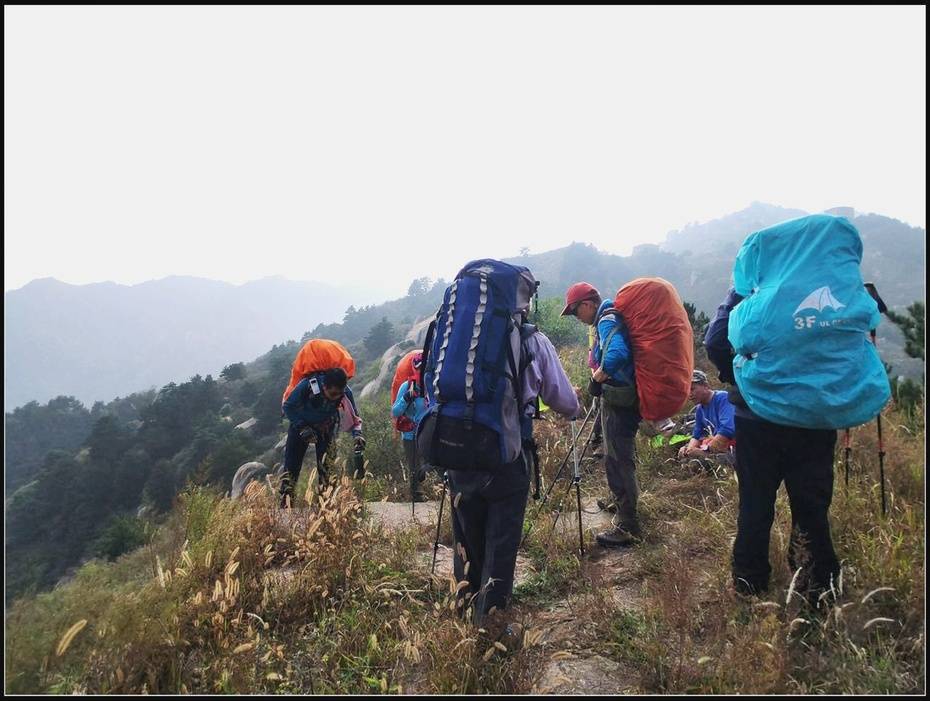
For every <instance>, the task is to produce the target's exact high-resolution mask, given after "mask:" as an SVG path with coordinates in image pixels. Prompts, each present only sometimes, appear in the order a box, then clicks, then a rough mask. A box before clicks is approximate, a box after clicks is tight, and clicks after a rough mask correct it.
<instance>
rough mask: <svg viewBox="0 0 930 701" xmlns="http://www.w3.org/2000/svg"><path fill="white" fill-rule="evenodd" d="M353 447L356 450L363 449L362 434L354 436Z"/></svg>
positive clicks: (363, 440) (363, 439)
mask: <svg viewBox="0 0 930 701" xmlns="http://www.w3.org/2000/svg"><path fill="white" fill-rule="evenodd" d="M355 449H356V450H365V438H364V436H356V437H355Z"/></svg>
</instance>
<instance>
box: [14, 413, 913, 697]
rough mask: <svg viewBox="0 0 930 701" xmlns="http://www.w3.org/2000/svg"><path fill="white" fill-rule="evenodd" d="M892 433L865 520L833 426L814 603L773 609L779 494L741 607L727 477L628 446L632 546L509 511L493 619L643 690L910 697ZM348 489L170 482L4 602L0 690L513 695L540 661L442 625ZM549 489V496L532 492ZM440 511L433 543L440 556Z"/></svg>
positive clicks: (908, 590)
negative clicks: (565, 646) (829, 539)
mask: <svg viewBox="0 0 930 701" xmlns="http://www.w3.org/2000/svg"><path fill="white" fill-rule="evenodd" d="M919 425H920V426H922V417H921V418H920V423H919ZM913 426H914V424H913V423H911V424H906V423H905V422H904V421H903V420H902V419H901V418H900V417H899V416H898V415H896V414H895V413H894V412H889V413H886V415H885V423H884V428H885V434H886V435H885V443H886V447H887V450H888V455H887V456H886V474H887V487H888V501H889V504H890V511H889V516H888V517H887V518H885V519H883V518H882V517H881V515H880V502H879V492H878V488H877V485H876V479H875V478H876V476H877V459H876V455H875V453H876V445H875V435H874V427H863V428H860V429H857V430H856V431H855V432H854V435H853V439H854V443H853V445H854V451H853V479H852V480H851V483H850V487H849V489H848V490H847V489H846V488H844V486H843V482H842V441H840V445H839V447H838V463H837V470H836V474H837V480H836V489H835V496H834V504H833V507H832V509H831V517H832V527H833V536H834V542H835V545H836V549H837V552H838V554H839V556H840V557H841V559H842V560H843V565H844V576H843V581H842V584H841V588H840V586H839V583H838V587H837V591H836V593H835V595H829V596H827V597H826V598H825V599H824V600H823V601H822V602H821V606H820V607H819V609H817V610H813V609H811V608H810V607H809V606H808V605H807V604H806V603H805V602H804V600H803V599H801V598H800V597H797V596H794V595H789V590H790V589H791V583H792V578H793V574H794V573H792V572H791V571H790V570H789V568H788V564H787V561H786V558H785V551H786V547H787V543H788V537H789V534H790V531H789V528H790V519H789V515H788V508H787V502H786V500H785V499H784V496H783V495H782V496H780V498H779V502H778V505H777V512H778V517H777V520H776V524H775V526H774V528H773V534H772V549H771V561H772V565H773V575H772V588H771V591H770V594H769V595H768V597H767V600H758V599H743V598H741V597H739V596H737V595H736V594H734V593H733V592H732V591H731V588H730V576H729V557H730V548H731V543H732V538H733V536H734V535H735V530H736V527H735V524H736V508H737V490H736V483H735V480H734V479H733V478H732V475H731V474H729V473H725V472H724V473H718V474H717V475H714V474H712V473H706V472H698V473H695V472H689V471H687V470H683V469H682V468H680V467H678V466H676V465H674V464H671V463H669V462H667V461H666V460H667V458H668V457H669V455H668V451H663V450H662V449H653V448H651V447H650V446H648V444H647V443H646V442H645V441H641V442H640V444H639V446H638V450H639V457H640V467H639V478H640V483H641V487H642V496H641V511H642V521H643V527H644V535H645V541H644V543H643V544H642V545H641V546H640V547H639V548H637V549H636V551H635V555H634V556H633V557H632V558H631V559H628V560H626V561H625V562H627V563H628V564H627V565H625V567H627V569H626V570H624V573H623V582H619V581H618V578H617V577H614V576H612V574H613V573H612V572H608V571H605V569H604V567H603V566H602V565H601V564H599V561H597V560H596V559H590V558H584V559H579V557H578V554H577V547H578V544H577V535H576V533H575V531H574V530H573V529H566V530H565V531H561V530H559V531H556V533H555V535H553V536H552V537H551V538H549V539H548V540H547V539H546V538H547V536H548V531H549V529H548V525H549V524H550V523H551V521H552V518H553V516H552V513H551V511H549V510H541V511H539V513H538V514H537V509H536V508H535V507H534V506H533V502H532V501H531V502H530V506H529V508H528V511H527V528H529V527H530V524H532V527H533V533H532V534H531V535H530V536H529V538H528V539H527V545H526V549H525V553H526V554H527V555H528V556H529V560H530V562H531V564H532V567H533V569H534V573H533V574H532V575H531V576H530V578H529V580H528V581H527V583H526V584H524V585H522V586H520V587H518V588H517V590H516V606H515V607H514V608H512V609H511V610H510V612H509V614H508V615H509V616H511V617H512V618H513V619H516V620H518V621H521V622H523V623H524V625H525V627H526V628H527V630H528V633H527V636H528V638H527V643H538V642H539V638H538V633H539V630H538V628H534V625H535V623H536V622H538V621H539V620H541V618H544V617H545V615H546V614H545V610H546V609H547V607H549V606H551V605H552V604H553V603H559V604H560V605H562V606H563V610H568V611H569V612H570V615H571V616H572V617H574V620H573V622H572V626H573V628H574V630H576V631H577V635H575V637H574V638H573V639H572V640H571V643H570V644H571V645H572V646H573V647H574V649H575V650H588V651H594V652H597V653H598V654H602V655H605V656H608V657H610V658H612V659H615V660H617V661H620V662H623V663H624V665H625V669H630V668H632V669H633V670H635V673H636V674H637V675H638V681H639V687H640V689H641V690H643V691H647V692H653V693H685V692H691V693H710V692H715V693H737V692H738V693H823V692H829V693H863V694H865V693H908V692H922V691H923V689H924V685H925V681H924V676H923V670H924V666H923V657H924V636H923V632H924V626H925V618H924V606H925V601H924V583H925V571H924V533H925V521H924V501H923V488H924V481H923V441H924V435H923V431H922V430H920V431H915V430H914V428H913ZM538 435H539V437H540V443H541V457H542V459H543V469H544V474H545V476H546V478H545V484H549V483H551V480H552V478H553V477H554V473H555V471H556V469H557V467H558V464H559V462H560V460H561V458H562V457H563V456H564V455H565V454H566V452H567V450H568V448H569V445H570V439H569V438H568V436H569V435H570V434H569V431H568V429H567V424H566V423H565V422H561V421H546V422H543V423H542V424H541V425H540V427H539V433H538ZM570 469H571V466H570V465H569V467H567V468H566V473H563V476H567V474H568V473H569V472H570ZM308 477H309V475H308ZM563 484H564V483H563ZM583 487H584V490H585V493H586V494H588V495H593V494H596V493H597V494H599V493H600V490H602V489H604V488H605V484H604V479H603V473H602V472H601V471H599V470H596V469H591V468H590V467H589V468H588V469H587V470H586V472H585V479H584V482H583ZM366 489H368V487H366V486H365V485H361V486H360V485H359V484H358V483H353V482H351V481H350V480H347V479H343V480H341V481H338V484H337V486H336V488H335V489H334V490H333V491H331V492H329V493H327V495H326V496H325V497H324V498H319V497H317V496H315V495H314V494H312V493H307V494H306V497H305V498H306V499H307V501H308V502H309V508H307V509H306V510H299V511H297V512H295V513H293V514H291V515H290V516H286V515H284V514H282V512H281V511H279V510H278V509H277V508H276V496H275V495H274V494H273V493H272V492H271V491H270V490H268V489H267V488H263V487H260V486H253V487H250V489H249V491H248V495H247V497H246V498H245V499H243V500H240V501H238V502H230V501H228V500H226V499H223V498H220V496H219V495H217V494H216V493H213V492H211V491H209V490H206V489H202V488H197V489H192V490H191V491H189V492H188V493H187V494H186V495H185V496H184V498H183V499H182V502H181V505H180V507H179V508H178V509H177V510H176V511H175V512H174V513H173V514H172V516H171V518H170V520H169V521H168V522H167V523H165V524H163V525H162V527H161V528H160V530H159V532H158V534H157V537H156V538H155V539H154V540H153V542H152V543H151V544H150V545H148V546H146V547H144V548H141V549H140V550H137V551H135V552H134V553H131V554H129V555H127V556H124V557H123V558H121V559H120V560H119V561H117V562H115V563H100V562H91V563H89V564H88V565H85V566H84V567H83V568H81V570H80V571H79V572H78V573H77V574H76V576H75V577H74V578H73V580H72V581H70V582H69V583H67V584H65V585H62V586H60V587H58V588H56V589H55V590H53V591H51V592H47V593H45V594H42V595H39V596H37V597H34V598H31V599H24V600H22V601H19V602H17V603H16V604H15V605H14V606H13V607H12V608H11V609H10V611H9V612H8V617H7V624H6V625H7V627H6V632H7V648H6V653H7V662H6V671H7V684H6V690H7V691H8V692H19V693H25V692H36V693H48V692H60V693H71V692H74V691H79V692H90V693H117V692H126V693H139V692H150V693H155V692H162V693H183V692H192V693H193V692H202V693H209V692H225V693H261V692H271V693H370V692H375V693H397V692H407V691H409V692H418V693H521V692H528V691H530V689H531V687H532V683H533V678H534V676H535V675H536V674H538V672H539V671H540V669H541V667H542V665H543V664H544V663H545V661H546V660H547V659H548V658H549V656H551V655H552V652H553V649H552V648H551V647H548V646H547V645H546V644H528V645H527V647H526V648H524V649H522V650H520V651H503V650H500V649H499V648H498V647H496V646H495V645H494V642H493V641H494V635H495V631H494V630H491V629H490V627H489V629H488V630H487V631H481V630H477V629H475V628H474V627H473V626H471V625H469V624H466V623H463V622H462V620H461V617H460V616H459V615H458V614H457V611H456V608H457V607H456V597H455V590H456V589H457V586H458V585H457V583H456V582H454V581H451V580H448V579H435V580H432V581H431V579H430V577H429V574H428V568H429V564H428V563H429V554H430V553H431V550H432V540H433V536H434V534H435V530H434V527H427V526H420V527H412V528H410V529H407V530H402V531H393V532H387V531H384V530H382V529H381V528H380V527H378V526H376V525H372V524H371V523H369V522H367V521H366V520H365V519H364V507H363V504H362V501H361V498H360V495H359V491H360V490H366ZM562 491H564V486H559V485H557V486H556V488H555V489H554V490H553V498H555V495H556V494H558V493H559V492H562ZM365 498H370V495H366V496H365ZM550 506H551V505H550ZM446 507H447V508H446V509H445V514H444V519H443V520H444V524H443V527H442V541H443V542H444V543H446V544H451V543H450V542H449V533H450V524H449V521H448V519H449V509H448V504H446ZM563 508H564V509H565V511H564V512H563V514H562V516H561V518H563V519H565V518H568V519H573V518H574V517H575V514H574V513H573V509H574V508H575V505H574V495H572V496H571V498H568V499H566V501H565V504H564V507H563ZM589 545H590V543H589ZM423 562H426V563H427V564H425V565H423ZM412 563H417V564H416V565H413V564H412ZM632 584H635V585H636V587H637V590H638V589H640V588H641V589H642V591H643V596H644V599H643V601H642V604H641V607H639V608H630V607H629V606H628V605H627V606H622V605H621V603H618V601H617V598H616V597H615V596H612V594H613V593H615V592H616V591H617V590H618V589H620V588H622V587H623V586H627V587H629V586H632ZM83 621H86V623H83V624H82V622H83Z"/></svg>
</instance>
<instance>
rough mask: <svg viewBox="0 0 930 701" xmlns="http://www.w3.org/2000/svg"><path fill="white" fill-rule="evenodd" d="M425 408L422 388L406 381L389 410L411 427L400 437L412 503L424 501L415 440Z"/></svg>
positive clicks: (423, 477) (422, 477)
mask: <svg viewBox="0 0 930 701" xmlns="http://www.w3.org/2000/svg"><path fill="white" fill-rule="evenodd" d="M420 362H422V360H421V361H420ZM414 369H415V370H419V364H418V362H417V361H416V360H415V361H414ZM427 406H428V405H427V402H426V398H425V397H424V396H423V391H422V388H421V387H420V386H419V385H418V384H417V383H416V382H415V381H412V380H407V381H406V382H404V383H403V384H402V385H401V386H400V388H399V389H398V390H397V397H396V398H395V401H394V406H393V407H392V409H391V414H392V415H393V416H394V417H395V418H401V417H404V418H406V419H407V420H408V421H406V422H404V423H405V424H406V425H407V426H410V427H411V428H409V430H406V431H401V437H402V438H403V443H404V456H405V458H406V461H407V469H408V471H409V473H410V498H411V500H412V501H426V497H425V495H424V494H423V488H422V486H421V483H422V482H423V480H424V479H425V478H426V470H425V469H424V468H422V467H421V466H420V464H419V460H418V458H417V441H416V438H417V426H419V425H420V419H422V418H423V416H424V415H425V414H426V409H427Z"/></svg>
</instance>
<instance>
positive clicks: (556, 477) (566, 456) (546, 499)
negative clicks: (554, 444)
mask: <svg viewBox="0 0 930 701" xmlns="http://www.w3.org/2000/svg"><path fill="white" fill-rule="evenodd" d="M594 407H595V403H594V402H592V403H591V406H590V408H589V409H588V412H587V413H586V414H585V417H584V421H582V422H581V428H580V429H579V431H578V433H579V434H580V433H582V432H583V431H584V429H585V426H587V425H588V420H589V419H590V418H591V414H592V412H593V411H594ZM572 425H574V424H572ZM593 435H594V432H593V431H592V432H591V436H593ZM591 436H589V437H588V441H589V442H590V440H591ZM571 456H572V453H571V451H568V452H567V453H565V458H564V459H563V460H562V464H561V465H560V466H559V470H558V472H556V473H555V477H553V478H552V482H551V483H550V484H549V488H548V489H547V490H546V495H545V496H544V497H543V499H542V503H540V505H539V506H540V508H542V507H543V506H545V504H546V502H547V501H548V500H549V495H550V494H551V493H552V488H553V487H555V483H556V482H558V480H559V477H561V476H562V470H564V469H565V466H566V465H567V464H568V459H569V458H570V457H571Z"/></svg>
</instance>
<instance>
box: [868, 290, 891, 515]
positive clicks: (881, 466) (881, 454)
mask: <svg viewBox="0 0 930 701" xmlns="http://www.w3.org/2000/svg"><path fill="white" fill-rule="evenodd" d="M876 294H877V293H876ZM880 306H884V305H880ZM869 336H870V337H871V338H872V345H873V346H874V345H876V343H875V329H872V330H871V331H869ZM875 425H876V426H877V427H878V475H879V481H880V482H881V484H882V516H883V517H884V516H886V515H887V507H886V506H885V444H884V442H883V441H882V412H881V411H879V412H878V415H877V416H876V417H875Z"/></svg>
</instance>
